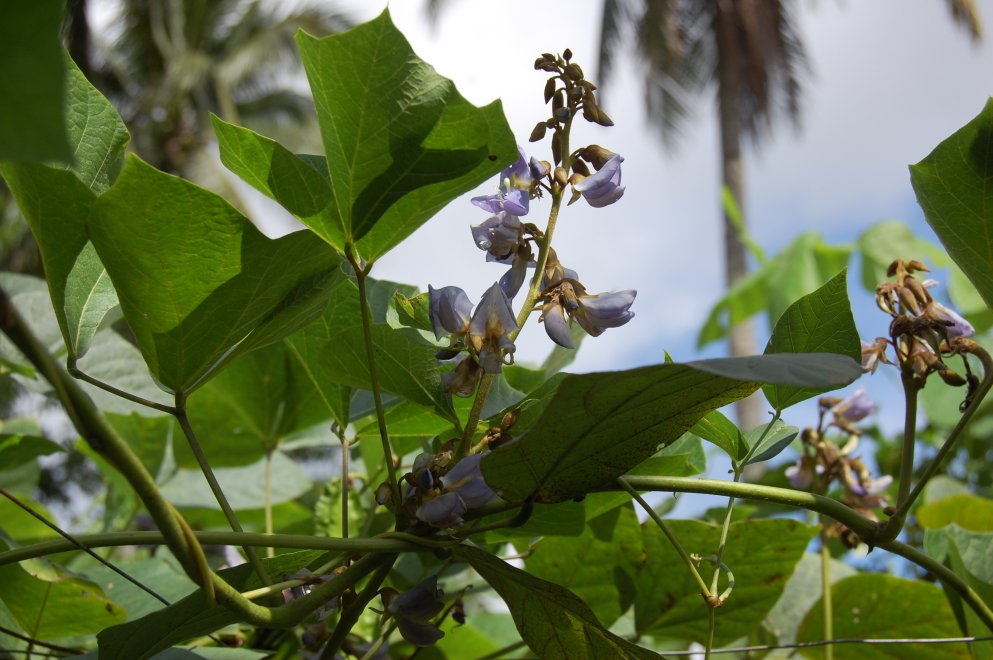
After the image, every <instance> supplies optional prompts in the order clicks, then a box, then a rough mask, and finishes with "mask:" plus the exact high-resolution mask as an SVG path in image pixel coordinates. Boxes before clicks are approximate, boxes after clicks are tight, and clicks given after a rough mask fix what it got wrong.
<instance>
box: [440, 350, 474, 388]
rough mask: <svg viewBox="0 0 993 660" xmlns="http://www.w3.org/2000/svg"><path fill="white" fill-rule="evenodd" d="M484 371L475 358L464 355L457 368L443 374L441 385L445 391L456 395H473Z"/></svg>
mask: <svg viewBox="0 0 993 660" xmlns="http://www.w3.org/2000/svg"><path fill="white" fill-rule="evenodd" d="M481 374H482V372H481V371H480V370H479V363H478V362H476V360H475V359H473V358H471V357H469V356H467V355H462V356H460V357H459V361H458V363H457V364H456V365H455V368H454V369H452V370H451V371H449V372H447V373H443V374H442V375H441V385H442V387H444V388H445V391H446V392H448V393H449V394H454V395H455V396H461V397H467V396H472V393H473V392H475V391H476V383H478V382H479V377H480V375H481Z"/></svg>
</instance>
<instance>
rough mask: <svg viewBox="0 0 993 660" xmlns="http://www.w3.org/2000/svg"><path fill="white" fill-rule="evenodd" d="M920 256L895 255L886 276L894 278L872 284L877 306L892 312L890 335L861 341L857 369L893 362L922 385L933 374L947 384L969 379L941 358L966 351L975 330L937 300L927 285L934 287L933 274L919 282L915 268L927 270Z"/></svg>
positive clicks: (871, 369) (921, 270) (873, 367)
mask: <svg viewBox="0 0 993 660" xmlns="http://www.w3.org/2000/svg"><path fill="white" fill-rule="evenodd" d="M927 271H928V268H927V266H925V265H924V264H922V263H921V262H919V261H903V260H900V259H898V260H896V261H894V262H893V263H892V264H890V267H889V269H888V270H887V275H888V276H889V277H891V278H894V279H893V280H887V281H885V282H882V283H881V284H880V285H879V286H878V287H876V305H878V306H879V308H880V309H881V310H883V311H884V312H886V313H887V314H888V315H889V316H891V317H892V321H891V322H890V337H889V338H886V337H878V338H876V339H875V340H874V341H872V342H862V370H863V371H864V372H866V373H871V372H875V370H876V368H877V367H878V366H879V364H880V363H885V364H895V365H896V366H898V367H899V368H900V369H901V370H903V371H905V372H908V373H911V374H913V376H914V377H915V378H916V379H917V381H918V382H919V383H920V384H921V385H923V383H924V381H925V380H927V378H928V376H930V375H931V374H933V373H936V374H938V376H939V377H940V378H941V379H942V380H944V381H945V382H946V383H948V384H949V385H955V386H961V385H965V384H966V383H967V382H969V383H972V381H973V376H972V374H971V373H968V362H966V363H965V365H966V367H965V368H966V370H967V376H966V378H963V377H962V376H960V375H959V374H958V373H956V372H955V371H954V370H952V369H951V368H950V367H948V365H946V364H945V362H944V359H943V358H944V357H947V356H951V355H956V354H960V353H963V352H968V351H969V344H968V343H967V342H965V340H968V338H969V337H972V336H973V335H974V334H975V329H974V328H973V327H972V325H971V324H970V323H969V322H968V321H967V320H965V319H964V318H962V316H961V315H959V314H958V313H957V312H956V311H955V310H953V309H951V308H949V307H946V306H945V305H943V304H941V303H940V302H938V301H937V300H935V299H934V297H933V296H932V295H931V292H930V289H933V288H935V287H936V286H938V283H937V282H936V281H935V280H933V279H927V280H924V281H920V280H918V279H917V277H916V275H915V273H918V272H927ZM889 346H893V348H894V353H895V355H896V360H895V362H894V361H890V359H889V358H888V356H887V354H886V353H887V349H888V347H889Z"/></svg>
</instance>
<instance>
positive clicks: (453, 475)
mask: <svg viewBox="0 0 993 660" xmlns="http://www.w3.org/2000/svg"><path fill="white" fill-rule="evenodd" d="M482 458H483V455H482V454H472V455H471V456H466V457H465V458H463V459H462V460H461V461H459V462H458V463H456V464H455V467H453V468H452V469H451V470H449V471H448V472H447V473H446V474H444V475H443V476H442V477H441V483H442V484H444V486H445V488H446V489H448V490H450V491H455V492H457V493H458V494H459V497H461V498H462V501H463V502H465V504H466V506H467V507H469V508H470V509H477V508H479V507H481V506H483V505H484V504H487V503H489V502H490V501H492V500H493V499H495V498H496V493H494V492H493V489H492V488H490V487H489V486H487V485H486V480H485V479H484V478H483V473H482V472H481V471H480V469H479V462H480V461H481V460H482Z"/></svg>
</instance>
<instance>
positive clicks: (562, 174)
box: [553, 167, 569, 187]
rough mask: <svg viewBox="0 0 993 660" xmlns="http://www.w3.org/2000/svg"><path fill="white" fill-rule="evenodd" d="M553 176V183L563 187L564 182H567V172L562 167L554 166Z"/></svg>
mask: <svg viewBox="0 0 993 660" xmlns="http://www.w3.org/2000/svg"><path fill="white" fill-rule="evenodd" d="M553 176H554V177H555V183H557V184H559V185H560V186H563V187H565V184H567V183H568V182H569V173H568V172H566V171H565V168H564V167H556V168H555V173H554V174H553Z"/></svg>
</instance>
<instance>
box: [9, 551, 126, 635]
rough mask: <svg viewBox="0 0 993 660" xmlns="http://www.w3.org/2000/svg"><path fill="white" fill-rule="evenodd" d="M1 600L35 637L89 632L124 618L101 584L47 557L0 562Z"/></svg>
mask: <svg viewBox="0 0 993 660" xmlns="http://www.w3.org/2000/svg"><path fill="white" fill-rule="evenodd" d="M0 583H2V584H3V589H0V600H3V603H4V605H6V606H7V609H9V610H10V612H11V614H13V615H14V618H15V619H17V622H18V623H19V624H20V626H21V628H22V629H23V630H24V631H25V633H27V634H28V635H29V636H30V637H32V638H34V639H43V640H44V639H55V638H59V637H69V636H72V635H88V634H92V633H95V632H97V631H99V630H102V629H104V628H106V627H107V626H113V625H115V624H118V623H121V622H122V621H124V610H123V609H121V608H120V607H118V606H117V605H115V604H114V603H112V602H111V601H110V600H108V599H107V597H106V596H105V595H104V593H103V591H102V590H101V589H100V587H99V586H98V585H96V584H94V583H92V582H90V581H88V580H83V579H80V578H78V577H75V576H73V575H71V574H69V573H68V572H67V571H65V569H62V568H60V567H58V566H56V565H54V564H51V563H49V562H47V561H45V560H41V559H34V560H30V561H27V562H22V563H21V564H20V565H16V564H11V565H7V566H0Z"/></svg>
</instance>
